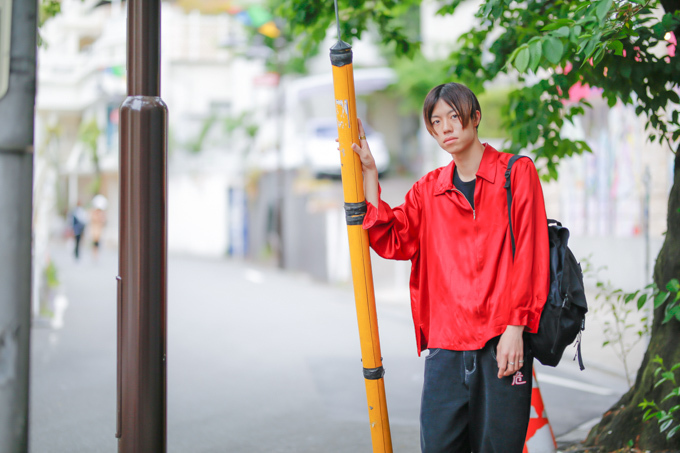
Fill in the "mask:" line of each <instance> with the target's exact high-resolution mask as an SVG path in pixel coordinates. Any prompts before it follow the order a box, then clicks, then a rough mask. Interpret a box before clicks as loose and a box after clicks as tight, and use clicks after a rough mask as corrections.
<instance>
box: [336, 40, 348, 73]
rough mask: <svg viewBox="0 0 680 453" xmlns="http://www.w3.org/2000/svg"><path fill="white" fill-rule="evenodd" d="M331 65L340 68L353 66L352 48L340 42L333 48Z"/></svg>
mask: <svg viewBox="0 0 680 453" xmlns="http://www.w3.org/2000/svg"><path fill="white" fill-rule="evenodd" d="M331 64H332V65H333V66H338V67H340V66H345V65H348V64H352V46H350V45H349V44H347V43H346V42H345V41H342V40H338V42H336V43H335V45H334V46H333V47H331Z"/></svg>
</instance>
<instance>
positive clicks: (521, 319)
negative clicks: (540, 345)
mask: <svg viewBox="0 0 680 453" xmlns="http://www.w3.org/2000/svg"><path fill="white" fill-rule="evenodd" d="M529 318H530V316H529V310H527V309H525V308H518V309H515V310H513V311H512V312H511V313H510V319H508V325H509V326H524V330H525V331H526V332H530V333H535V332H531V327H532V326H530V322H529Z"/></svg>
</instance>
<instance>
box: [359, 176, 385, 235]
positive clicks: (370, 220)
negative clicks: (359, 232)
mask: <svg viewBox="0 0 680 453" xmlns="http://www.w3.org/2000/svg"><path fill="white" fill-rule="evenodd" d="M381 193H382V190H381V188H380V184H378V206H373V205H372V204H371V203H369V202H368V200H366V215H365V216H364V223H363V225H362V226H363V228H364V230H368V229H369V228H371V227H372V226H373V225H375V224H376V222H377V221H378V209H379V206H380V205H381V204H382V203H381V200H380V194H381Z"/></svg>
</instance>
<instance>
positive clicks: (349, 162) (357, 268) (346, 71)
mask: <svg viewBox="0 0 680 453" xmlns="http://www.w3.org/2000/svg"><path fill="white" fill-rule="evenodd" d="M333 88H334V92H335V115H336V119H337V125H338V138H339V143H340V160H341V166H342V167H341V174H342V188H343V194H344V198H345V202H346V203H359V202H362V201H365V196H364V186H363V184H364V181H363V175H362V173H361V161H360V159H359V156H357V155H356V153H355V152H354V151H353V150H352V143H359V129H358V122H357V112H356V96H355V93H354V72H353V67H352V64H347V65H344V66H333ZM347 235H348V238H349V249H350V261H351V264H352V281H353V283H354V299H355V303H356V310H357V322H358V325H359V340H360V344H361V360H362V363H363V367H364V368H378V367H381V366H382V357H381V354H380V338H379V335H378V316H377V313H376V309H375V293H374V289H373V271H372V268H371V255H370V251H369V243H368V233H367V232H366V230H364V229H363V228H362V226H361V225H347ZM364 381H365V383H366V399H367V402H368V418H369V426H370V429H371V441H372V444H373V452H374V453H379V452H380V453H391V452H392V438H391V434H390V422H389V417H388V414H387V399H386V397H385V382H384V380H383V378H380V379H364Z"/></svg>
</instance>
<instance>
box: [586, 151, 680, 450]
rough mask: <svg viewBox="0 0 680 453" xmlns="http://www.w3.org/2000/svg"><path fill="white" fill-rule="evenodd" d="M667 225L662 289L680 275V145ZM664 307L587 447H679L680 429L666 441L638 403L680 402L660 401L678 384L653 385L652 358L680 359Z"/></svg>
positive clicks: (659, 266)
mask: <svg viewBox="0 0 680 453" xmlns="http://www.w3.org/2000/svg"><path fill="white" fill-rule="evenodd" d="M667 225H668V228H667V231H666V238H665V240H664V243H663V247H662V248H661V251H660V252H659V256H658V257H657V259H656V264H655V266H654V282H655V283H656V284H657V286H658V287H659V288H660V289H663V290H665V287H666V284H667V283H668V282H669V281H670V280H671V279H673V278H678V279H680V149H678V152H676V154H675V168H674V171H673V187H672V188H671V193H670V196H669V199H668V224H667ZM649 303H651V301H650V302H649ZM664 308H665V305H662V306H661V307H659V308H658V309H656V310H655V311H654V322H653V324H652V336H651V341H650V343H649V346H648V347H647V352H646V353H645V356H644V359H643V360H642V365H640V369H639V370H638V374H637V378H636V380H635V385H633V387H632V388H631V389H630V390H629V391H628V393H626V394H625V395H623V396H622V397H621V399H620V400H619V401H618V402H617V403H616V404H614V406H612V407H611V408H610V409H609V410H608V411H607V412H606V413H605V414H604V415H603V417H602V420H601V421H600V423H599V424H598V425H596V426H595V427H594V428H593V429H592V430H591V431H590V433H589V434H588V438H587V439H586V442H585V443H586V445H587V446H593V447H595V446H597V447H601V448H602V449H603V451H607V452H611V451H614V450H617V449H621V448H624V447H627V446H628V445H629V441H631V440H632V441H633V445H634V446H635V447H636V448H639V449H642V450H651V451H655V452H659V451H679V450H680V432H679V433H677V434H676V435H675V436H673V437H672V438H671V440H670V441H667V440H666V433H667V432H668V431H666V432H663V433H660V432H659V424H658V423H657V420H656V419H652V420H649V421H646V422H643V421H642V416H643V415H644V412H645V411H644V410H643V409H642V408H640V407H639V406H638V405H639V404H640V403H641V402H642V401H643V400H644V399H646V400H647V401H652V400H653V401H656V402H657V404H659V406H660V407H661V408H662V409H665V410H668V409H669V408H671V407H673V406H675V405H676V404H679V403H680V398H671V399H670V400H667V401H665V402H664V403H661V400H662V399H663V398H664V396H666V395H667V394H668V393H669V392H670V391H671V389H672V388H673V387H672V384H671V383H670V382H665V383H664V384H662V385H660V386H659V387H657V388H656V389H655V388H654V383H655V381H656V379H655V378H654V371H655V370H656V364H655V363H653V362H652V360H653V359H654V357H655V356H656V355H659V356H660V357H661V358H663V361H664V365H665V366H666V367H667V368H669V369H670V367H671V366H672V365H674V364H676V363H680V322H678V321H677V320H675V319H672V320H671V321H670V322H668V323H666V324H662V323H661V322H662V321H663V318H664ZM676 414H678V413H676ZM677 418H678V417H677V415H676V419H677ZM673 426H675V424H674V425H673Z"/></svg>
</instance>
